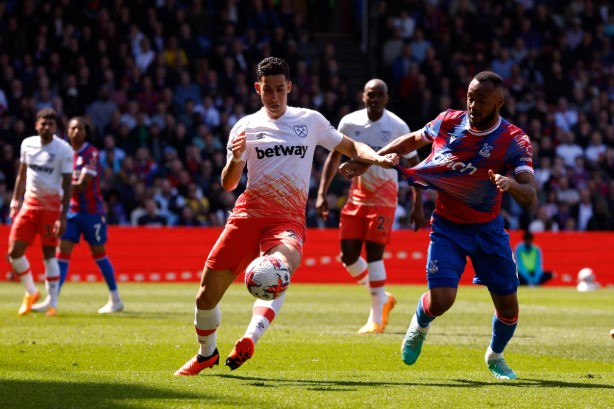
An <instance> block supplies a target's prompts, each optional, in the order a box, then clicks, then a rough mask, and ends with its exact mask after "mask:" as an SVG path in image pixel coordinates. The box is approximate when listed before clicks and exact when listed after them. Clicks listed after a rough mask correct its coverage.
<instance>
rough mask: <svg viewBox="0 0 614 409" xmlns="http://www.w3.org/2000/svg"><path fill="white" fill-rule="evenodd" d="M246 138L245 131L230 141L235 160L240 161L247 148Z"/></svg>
mask: <svg viewBox="0 0 614 409" xmlns="http://www.w3.org/2000/svg"><path fill="white" fill-rule="evenodd" d="M246 138H247V136H246V135H245V131H243V132H241V133H240V134H239V135H237V137H236V138H235V139H234V141H232V145H231V150H232V156H233V157H234V158H235V159H236V160H238V159H241V155H243V152H245V149H246V148H247V142H246Z"/></svg>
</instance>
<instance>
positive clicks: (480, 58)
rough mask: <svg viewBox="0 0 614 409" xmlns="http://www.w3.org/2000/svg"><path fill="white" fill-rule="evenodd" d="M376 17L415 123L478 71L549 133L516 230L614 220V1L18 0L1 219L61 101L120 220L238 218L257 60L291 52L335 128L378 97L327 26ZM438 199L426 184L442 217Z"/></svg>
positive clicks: (458, 101) (300, 96) (298, 92)
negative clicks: (534, 188)
mask: <svg viewBox="0 0 614 409" xmlns="http://www.w3.org/2000/svg"><path fill="white" fill-rule="evenodd" d="M363 1H364V0H363ZM363 5H366V9H367V14H366V15H365V16H364V17H365V18H364V19H363ZM361 21H367V26H368V30H367V32H368V38H369V41H368V49H369V50H368V53H367V54H366V55H365V61H369V60H370V61H371V62H372V64H371V66H372V67H374V70H375V72H373V73H371V75H372V76H378V77H380V78H382V79H384V80H385V81H386V82H387V83H388V85H389V88H390V97H391V98H390V103H389V106H388V108H389V109H390V110H391V111H393V112H395V113H396V114H398V115H399V116H401V117H402V118H403V119H405V120H406V121H407V122H408V124H409V125H410V128H411V129H412V130H415V129H419V128H420V127H422V126H423V125H424V124H425V123H426V122H428V121H429V120H430V119H433V118H434V117H435V116H436V115H437V114H438V113H439V112H441V111H443V110H445V109H448V108H452V109H464V107H465V92H466V89H467V86H468V84H469V81H470V80H471V78H472V76H473V75H474V74H476V73H477V72H479V71H482V70H492V71H495V72H497V73H498V74H499V75H501V76H502V77H503V78H504V80H505V81H506V84H507V87H508V93H507V96H506V104H505V108H504V110H503V115H504V117H505V118H506V119H508V120H510V121H511V122H512V123H514V124H516V125H518V126H520V127H521V128H523V129H524V130H525V131H526V132H527V134H528V135H529V136H530V137H531V139H532V141H533V145H534V164H535V172H536V179H537V182H538V188H539V197H540V205H539V207H537V208H535V209H532V210H524V209H522V208H521V207H520V206H519V205H518V204H517V203H515V201H514V200H512V199H511V198H510V197H505V198H504V209H503V213H504V216H505V218H506V223H507V227H508V228H510V229H526V230H530V231H532V232H541V231H547V230H549V231H562V230H582V231H583V230H613V229H614V219H613V216H612V215H613V214H614V47H613V46H612V41H613V39H614V6H613V5H612V4H611V2H609V1H608V0H599V1H598V0H594V1H591V0H571V1H569V0H568V1H557V0H542V1H540V0H500V1H498V0H492V1H478V0H400V1H394V2H389V1H379V2H368V3H365V4H363V2H362V1H360V0H354V1H341V0H339V1H329V0H326V1H321V0H305V1H300V0H224V1H220V0H157V1H154V0H151V1H146V0H131V1H128V0H113V1H102V0H90V1H85V2H81V1H70V0H22V1H17V0H8V1H5V2H2V3H0V70H1V71H0V149H1V152H0V158H1V160H0V205H1V206H2V207H0V216H1V220H0V221H1V222H2V223H7V222H8V217H7V216H8V206H9V202H10V198H11V191H12V189H13V186H14V182H15V174H16V170H17V166H18V163H19V147H20V144H21V141H22V140H23V138H24V137H26V136H30V135H33V134H35V131H34V129H33V125H34V114H35V112H36V111H37V110H39V109H41V108H44V107H52V108H54V109H56V110H57V111H58V112H59V113H60V115H61V118H60V131H59V132H60V133H61V134H62V136H63V134H64V132H65V128H66V127H65V124H66V122H67V120H68V119H69V118H70V117H72V116H84V117H86V118H87V119H88V121H89V122H90V123H91V124H92V127H93V129H94V130H95V132H94V136H93V138H92V140H91V141H90V142H91V143H93V144H94V145H95V146H97V147H98V148H99V149H100V150H101V157H100V159H101V161H102V162H103V165H104V169H105V170H104V172H105V173H104V175H103V184H102V190H103V194H104V197H105V201H106V206H107V211H108V221H109V223H110V224H119V225H150V226H175V225H176V226H222V225H223V224H224V223H225V221H226V218H227V214H228V211H229V210H231V209H232V206H233V204H234V200H235V198H236V197H237V195H238V194H239V193H241V192H242V190H243V188H244V184H245V178H244V180H243V181H242V184H241V185H240V186H239V188H238V189H237V190H235V191H233V192H226V191H224V190H223V189H222V188H221V185H220V180H219V179H220V178H219V176H220V171H221V169H222V168H223V166H224V164H225V160H226V156H225V146H226V141H227V137H228V132H229V130H230V129H231V128H232V126H233V125H234V124H235V123H236V121H237V120H238V119H239V118H241V117H242V116H244V115H246V114H249V113H252V112H254V111H256V110H258V109H259V108H260V99H259V96H258V95H257V94H256V93H255V92H254V90H253V83H254V81H255V65H256V64H257V63H258V61H260V60H261V59H262V58H264V57H267V56H271V55H273V56H278V57H282V58H285V59H286V60H287V61H288V62H289V64H290V67H291V80H292V81H293V83H294V88H293V91H292V93H291V94H290V96H289V105H294V106H302V107H307V108H312V109H316V110H318V111H320V112H321V113H322V114H324V115H325V116H326V117H327V118H328V119H329V120H330V121H331V123H332V124H333V125H335V126H336V125H337V124H338V122H339V120H340V119H341V117H342V116H343V115H345V114H347V113H349V112H351V111H352V110H355V109H360V108H362V102H361V92H362V88H361V87H357V89H349V87H348V70H347V69H346V67H345V66H344V61H343V60H342V59H340V58H339V57H338V54H339V53H338V50H337V49H336V47H335V42H334V41H328V42H325V43H323V44H319V43H318V42H317V41H316V36H317V34H318V33H321V32H327V31H329V32H330V31H346V32H348V34H349V35H350V36H351V38H353V39H355V40H356V50H357V52H358V50H360V31H357V30H359V29H360V24H359V22H361ZM368 79H369V78H361V79H359V80H360V81H361V83H362V84H364V82H366V81H367V80H368ZM420 153H421V156H422V157H424V156H425V155H426V154H427V152H420ZM326 154H327V152H326V151H325V150H323V149H319V150H318V151H317V153H316V155H315V161H316V162H315V166H314V170H313V177H312V181H313V183H312V194H311V195H310V197H312V199H310V201H309V204H308V208H307V209H306V211H307V220H308V225H309V226H311V227H315V226H322V225H323V224H322V223H323V222H322V221H321V220H318V218H317V217H316V212H315V208H314V202H315V193H316V190H317V184H318V182H319V177H320V171H321V167H322V165H323V162H324V160H325V158H326ZM346 192H347V183H345V182H344V181H342V180H341V179H340V178H339V180H337V181H336V182H335V183H333V185H332V187H331V189H330V202H331V203H330V207H331V210H332V211H333V215H334V213H335V212H334V211H335V209H340V208H341V205H342V204H343V200H344V197H345V194H346ZM435 194H436V193H434V192H432V191H426V192H424V199H425V207H426V209H425V210H426V211H430V210H432V208H433V205H434V197H435V196H434V195H435ZM506 196H507V195H506ZM411 200H412V197H411V189H410V188H409V187H408V186H406V185H405V184H403V183H402V184H401V189H400V193H399V208H398V212H397V213H398V215H397V216H398V217H397V223H396V226H397V228H406V227H408V224H407V223H408V222H407V217H406V215H407V214H408V208H409V206H410V204H411ZM335 223H336V218H335V217H330V218H329V221H327V225H328V226H334V225H335Z"/></svg>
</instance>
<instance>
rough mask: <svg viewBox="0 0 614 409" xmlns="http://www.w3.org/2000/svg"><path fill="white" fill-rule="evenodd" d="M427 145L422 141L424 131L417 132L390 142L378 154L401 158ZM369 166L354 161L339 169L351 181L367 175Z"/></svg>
mask: <svg viewBox="0 0 614 409" xmlns="http://www.w3.org/2000/svg"><path fill="white" fill-rule="evenodd" d="M427 144H428V142H425V141H424V140H422V131H415V132H411V133H408V134H405V135H403V136H401V137H399V138H397V139H395V140H394V141H392V142H390V143H389V144H388V145H386V146H384V147H383V148H382V149H380V150H379V151H378V152H377V153H379V154H380V155H388V154H392V153H395V154H397V155H398V156H399V157H401V156H404V155H407V154H408V153H410V152H413V151H415V150H417V149H420V148H421V147H423V146H425V145H427ZM369 166H370V165H369V164H362V163H356V162H354V161H353V160H352V161H349V162H346V163H344V164H342V165H341V166H340V167H339V172H340V173H341V174H342V175H343V176H345V177H346V178H348V179H350V178H353V177H355V176H360V175H362V174H363V173H365V172H366V171H367V169H368V168H369Z"/></svg>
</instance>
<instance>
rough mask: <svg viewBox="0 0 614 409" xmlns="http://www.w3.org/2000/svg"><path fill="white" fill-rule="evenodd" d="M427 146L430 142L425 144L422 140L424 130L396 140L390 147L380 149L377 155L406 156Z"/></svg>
mask: <svg viewBox="0 0 614 409" xmlns="http://www.w3.org/2000/svg"><path fill="white" fill-rule="evenodd" d="M427 144H428V142H425V141H424V140H423V139H422V130H419V131H414V132H410V133H408V134H405V135H403V136H401V137H399V138H397V139H395V140H394V141H392V142H390V143H389V144H388V145H386V146H384V147H383V148H382V149H380V150H379V151H378V152H377V153H379V154H380V155H385V154H388V153H396V154H397V155H399V156H405V155H407V154H408V153H410V152H413V151H415V150H417V149H420V148H422V147H423V146H425V145H427Z"/></svg>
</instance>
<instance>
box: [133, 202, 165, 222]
mask: <svg viewBox="0 0 614 409" xmlns="http://www.w3.org/2000/svg"><path fill="white" fill-rule="evenodd" d="M144 210H145V212H144V214H143V215H142V216H140V217H139V218H138V219H137V223H136V224H137V225H138V226H147V227H164V226H166V225H167V224H168V220H167V219H166V217H165V216H163V215H161V214H159V212H158V205H157V204H156V201H155V200H154V199H147V200H146V201H145V208H144Z"/></svg>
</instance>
